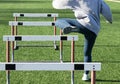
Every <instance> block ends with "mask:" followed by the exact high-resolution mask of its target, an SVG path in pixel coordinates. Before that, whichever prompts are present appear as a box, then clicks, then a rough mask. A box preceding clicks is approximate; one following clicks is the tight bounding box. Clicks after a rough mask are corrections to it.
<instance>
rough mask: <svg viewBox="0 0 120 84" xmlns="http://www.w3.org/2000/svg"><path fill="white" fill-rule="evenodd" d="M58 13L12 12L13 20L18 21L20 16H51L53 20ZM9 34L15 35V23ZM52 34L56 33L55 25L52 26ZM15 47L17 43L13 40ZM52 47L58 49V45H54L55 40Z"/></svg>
mask: <svg viewBox="0 0 120 84" xmlns="http://www.w3.org/2000/svg"><path fill="white" fill-rule="evenodd" d="M58 16H59V15H58V13H13V17H14V21H18V18H20V17H27V18H28V17H29V18H44V17H45V18H47V17H51V18H53V22H55V21H56V19H57V17H58ZM11 35H17V25H16V26H15V27H14V29H12V30H11ZM54 35H56V26H54ZM14 45H15V47H14V49H16V46H17V43H16V42H15V44H14ZM54 48H55V50H57V49H58V46H56V42H55V41H54Z"/></svg>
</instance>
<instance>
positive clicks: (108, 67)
mask: <svg viewBox="0 0 120 84" xmlns="http://www.w3.org/2000/svg"><path fill="white" fill-rule="evenodd" d="M51 1H52V0H0V53H1V54H0V62H5V50H6V49H5V42H3V39H2V37H3V35H10V26H9V25H8V21H11V20H14V18H13V16H12V14H13V13H15V12H18V13H21V12H22V13H59V18H63V17H66V18H68V17H69V18H74V16H73V13H72V12H71V11H70V10H55V9H53V8H52V5H51ZM107 4H109V6H110V7H111V10H112V13H113V24H112V25H111V24H108V23H105V19H104V18H103V17H102V16H101V31H100V33H99V35H98V37H97V40H96V43H95V46H94V49H93V53H92V54H93V57H92V58H93V61H94V62H101V63H102V70H101V71H99V72H97V79H96V84H120V73H119V71H120V56H119V55H120V28H119V27H120V24H119V22H120V15H119V14H120V8H119V5H120V3H115V2H107ZM19 20H22V21H23V20H25V21H27V20H28V21H36V20H37V21H39V20H40V21H43V20H50V21H51V20H52V19H51V18H19ZM18 31H19V32H18V34H20V35H46V34H47V35H52V34H53V28H52V27H43V28H38V27H29V28H27V27H19V28H18ZM57 34H59V29H57ZM72 34H74V35H79V41H77V42H76V46H75V61H79V62H80V61H83V42H84V37H83V35H81V34H76V33H71V35H72ZM19 44H20V45H23V44H24V45H25V44H30V45H34V44H37V45H39V46H32V47H30V46H21V47H19V49H18V50H15V61H30V62H32V61H59V51H55V50H54V48H53V42H19ZM46 44H47V45H49V46H48V47H40V45H42V46H44V45H46ZM57 45H59V42H57ZM63 55H64V56H63V60H64V61H70V42H64V52H63ZM82 74H83V71H75V84H90V81H88V82H84V81H81V77H82ZM5 76H6V74H5V72H4V71H2V72H1V73H0V84H6V77H5ZM70 80H71V79H70V71H63V72H59V71H55V72H50V71H41V72H38V71H37V72H35V71H33V72H24V71H23V72H22V71H21V72H18V71H12V72H11V84H70Z"/></svg>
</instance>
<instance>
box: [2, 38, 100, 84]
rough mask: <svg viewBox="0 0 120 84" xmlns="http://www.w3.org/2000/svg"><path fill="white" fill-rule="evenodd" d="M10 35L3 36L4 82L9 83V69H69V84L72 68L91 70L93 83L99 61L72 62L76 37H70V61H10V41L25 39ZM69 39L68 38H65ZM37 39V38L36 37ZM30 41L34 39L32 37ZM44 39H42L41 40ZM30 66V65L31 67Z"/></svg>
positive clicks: (92, 83) (72, 77) (72, 76)
mask: <svg viewBox="0 0 120 84" xmlns="http://www.w3.org/2000/svg"><path fill="white" fill-rule="evenodd" d="M15 37H16V36H11V37H10V38H8V36H4V37H3V40H4V41H6V63H0V70H6V75H7V76H6V80H7V82H6V84H10V70H19V71H21V70H22V71H23V70H25V71H31V70H32V71H33V70H47V71H56V70H57V71H66V70H67V71H68V70H70V71H71V84H74V70H91V71H92V73H91V84H95V79H96V74H95V73H96V71H100V70H101V63H74V58H75V56H74V51H75V50H74V47H75V46H74V44H75V42H74V40H75V39H76V38H74V37H72V41H71V63H14V62H13V63H10V42H11V41H14V40H17V41H20V40H25V39H26V38H25V37H24V38H21V37H20V36H19V37H16V38H15ZM60 39H63V40H65V39H66V37H60V38H59V39H58V40H60ZM67 39H70V38H67ZM29 40H30V39H29ZM36 40H37V39H36ZM31 41H34V39H33V38H32V39H31ZM43 41H44V40H43ZM31 66H32V67H31Z"/></svg>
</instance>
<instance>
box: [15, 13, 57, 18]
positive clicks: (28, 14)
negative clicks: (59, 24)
mask: <svg viewBox="0 0 120 84" xmlns="http://www.w3.org/2000/svg"><path fill="white" fill-rule="evenodd" d="M13 17H58V13H13Z"/></svg>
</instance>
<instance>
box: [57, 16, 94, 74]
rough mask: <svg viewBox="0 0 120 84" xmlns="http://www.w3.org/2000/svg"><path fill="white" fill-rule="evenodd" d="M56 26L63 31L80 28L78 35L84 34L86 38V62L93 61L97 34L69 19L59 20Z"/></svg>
mask: <svg viewBox="0 0 120 84" xmlns="http://www.w3.org/2000/svg"><path fill="white" fill-rule="evenodd" d="M55 25H56V26H57V27H59V28H61V29H63V28H65V27H70V26H76V27H77V28H79V31H78V33H81V34H83V35H84V37H85V41H84V62H91V61H92V56H91V54H92V48H93V46H94V43H95V40H96V34H95V33H93V32H92V31H90V30H88V29H87V28H85V27H84V26H82V25H81V24H80V23H79V22H78V21H77V20H76V19H69V18H63V19H58V20H57V21H56V22H55ZM85 73H86V74H88V73H89V71H85Z"/></svg>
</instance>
